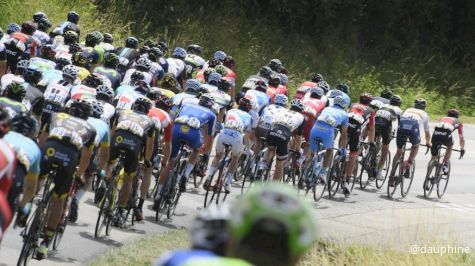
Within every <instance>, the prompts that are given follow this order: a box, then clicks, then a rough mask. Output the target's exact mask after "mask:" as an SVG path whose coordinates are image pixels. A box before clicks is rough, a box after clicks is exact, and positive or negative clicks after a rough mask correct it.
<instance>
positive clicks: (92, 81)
mask: <svg viewBox="0 0 475 266" xmlns="http://www.w3.org/2000/svg"><path fill="white" fill-rule="evenodd" d="M102 83H103V82H102V79H101V78H100V77H99V76H98V75H96V74H94V73H92V74H89V76H87V77H86V78H85V79H84V80H83V81H82V84H84V85H86V86H88V87H91V88H97V87H98V86H99V85H102Z"/></svg>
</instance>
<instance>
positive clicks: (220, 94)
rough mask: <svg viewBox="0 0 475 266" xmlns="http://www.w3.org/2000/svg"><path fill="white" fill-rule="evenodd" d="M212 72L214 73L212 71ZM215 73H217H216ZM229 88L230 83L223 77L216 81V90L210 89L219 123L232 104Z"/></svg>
mask: <svg viewBox="0 0 475 266" xmlns="http://www.w3.org/2000/svg"><path fill="white" fill-rule="evenodd" d="M213 74H214V73H213ZM216 74H217V73H216ZM230 88H231V84H230V83H229V82H228V81H227V80H226V79H224V78H221V79H220V80H219V81H218V85H217V90H210V91H209V94H211V96H213V99H214V101H215V103H216V108H217V109H218V110H219V111H218V122H219V123H221V122H222V121H223V119H224V114H225V112H226V110H229V109H230V108H232V106H233V101H232V99H231V96H229V94H228V91H229V89H230Z"/></svg>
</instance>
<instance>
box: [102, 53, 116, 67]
mask: <svg viewBox="0 0 475 266" xmlns="http://www.w3.org/2000/svg"><path fill="white" fill-rule="evenodd" d="M118 64H119V56H118V55H116V54H114V53H107V54H106V55H105V56H104V65H105V66H106V67H110V68H116V67H117V65H118Z"/></svg>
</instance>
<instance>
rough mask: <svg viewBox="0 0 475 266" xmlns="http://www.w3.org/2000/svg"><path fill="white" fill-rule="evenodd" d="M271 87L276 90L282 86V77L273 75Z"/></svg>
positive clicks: (270, 82)
mask: <svg viewBox="0 0 475 266" xmlns="http://www.w3.org/2000/svg"><path fill="white" fill-rule="evenodd" d="M269 85H271V86H272V87H274V88H277V87H278V86H279V85H280V77H279V75H277V74H272V75H271V77H270V79H269Z"/></svg>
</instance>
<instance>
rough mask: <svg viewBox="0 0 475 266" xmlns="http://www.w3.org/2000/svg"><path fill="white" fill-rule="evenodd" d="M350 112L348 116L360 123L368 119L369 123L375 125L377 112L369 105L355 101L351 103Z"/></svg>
mask: <svg viewBox="0 0 475 266" xmlns="http://www.w3.org/2000/svg"><path fill="white" fill-rule="evenodd" d="M348 113H349V114H348V117H349V118H350V119H353V120H355V121H357V122H358V123H359V124H360V125H363V124H364V123H366V122H367V121H368V122H369V125H371V126H374V117H375V115H376V112H375V111H374V110H373V108H371V107H369V106H368V105H364V104H361V103H354V104H352V105H351V107H350V111H349V112H348Z"/></svg>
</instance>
